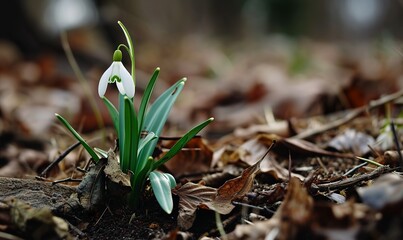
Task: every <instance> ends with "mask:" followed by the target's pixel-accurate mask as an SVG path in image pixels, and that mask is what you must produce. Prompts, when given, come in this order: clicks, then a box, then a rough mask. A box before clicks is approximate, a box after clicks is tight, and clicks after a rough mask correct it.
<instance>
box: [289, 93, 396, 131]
mask: <svg viewBox="0 0 403 240" xmlns="http://www.w3.org/2000/svg"><path fill="white" fill-rule="evenodd" d="M402 96H403V90H401V91H399V92H396V93H392V94H390V95H386V96H384V97H381V98H379V99H377V100H373V101H370V102H369V104H367V105H366V106H362V107H359V108H355V109H353V110H352V111H350V112H349V113H348V114H347V115H346V116H345V117H344V118H341V119H338V120H336V121H333V122H331V123H329V124H326V125H324V126H321V127H319V128H317V129H308V130H306V131H303V132H301V133H299V134H297V135H295V136H293V137H291V138H298V139H307V138H311V137H313V136H316V135H318V134H320V133H323V132H326V131H328V130H331V129H334V128H337V127H339V126H341V125H344V124H346V123H348V122H350V121H351V120H353V119H354V118H356V117H358V116H360V115H361V114H363V113H365V112H369V111H371V110H372V109H374V108H377V107H380V106H382V105H385V104H386V103H389V102H393V101H395V100H397V99H399V98H400V97H402Z"/></svg>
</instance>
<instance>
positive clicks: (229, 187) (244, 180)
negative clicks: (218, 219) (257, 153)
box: [206, 147, 271, 214]
mask: <svg viewBox="0 0 403 240" xmlns="http://www.w3.org/2000/svg"><path fill="white" fill-rule="evenodd" d="M270 149H271V147H270V148H269V150H266V153H265V154H264V155H263V156H262V157H261V158H260V160H259V161H257V162H256V163H255V164H253V165H252V166H250V167H248V168H246V169H245V170H244V171H243V172H242V174H241V176H238V177H236V178H234V179H230V180H228V181H226V182H225V183H224V184H223V185H222V186H221V187H219V188H218V190H217V195H216V196H215V198H214V200H213V201H211V202H208V203H206V206H207V207H208V208H209V209H211V210H214V211H216V212H218V213H220V214H228V213H230V212H231V211H232V209H234V205H232V203H231V202H232V200H234V199H236V198H239V197H242V196H243V195H245V194H246V193H248V192H249V191H250V189H251V188H252V186H253V180H254V179H255V176H256V174H257V173H258V171H259V170H260V163H261V162H262V161H263V160H264V159H265V158H266V156H267V154H268V153H269V151H270Z"/></svg>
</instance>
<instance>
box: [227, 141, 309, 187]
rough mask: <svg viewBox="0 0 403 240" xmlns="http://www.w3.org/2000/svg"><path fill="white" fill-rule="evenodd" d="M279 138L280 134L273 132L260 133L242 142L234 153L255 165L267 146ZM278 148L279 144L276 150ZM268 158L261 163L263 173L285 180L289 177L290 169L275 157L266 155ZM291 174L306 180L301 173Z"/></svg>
mask: <svg viewBox="0 0 403 240" xmlns="http://www.w3.org/2000/svg"><path fill="white" fill-rule="evenodd" d="M278 138H279V137H278V136H276V135H272V134H261V135H258V136H256V137H255V138H253V139H251V140H248V141H246V142H245V143H244V144H242V145H241V146H240V147H239V148H238V149H237V151H236V152H235V153H234V154H233V155H237V156H238V158H239V159H241V160H242V161H244V162H246V163H247V164H249V165H253V164H255V163H256V161H257V160H256V159H259V156H262V155H263V154H264V152H265V151H266V150H267V146H269V145H270V144H271V143H272V142H273V140H277V139H278ZM281 141H282V140H280V143H281ZM276 149H277V146H276V148H275V149H274V151H275V150H276ZM287 154H288V152H287ZM266 159H267V161H263V162H262V163H261V165H260V169H261V171H262V173H264V174H269V175H270V176H272V177H273V178H275V179H280V180H283V181H286V180H288V179H289V172H288V169H286V168H284V167H282V166H280V164H279V163H278V162H277V161H276V160H275V159H274V158H273V157H271V158H270V159H269V158H268V157H266ZM291 176H293V177H297V178H299V179H300V180H304V177H303V176H301V175H299V174H295V173H291Z"/></svg>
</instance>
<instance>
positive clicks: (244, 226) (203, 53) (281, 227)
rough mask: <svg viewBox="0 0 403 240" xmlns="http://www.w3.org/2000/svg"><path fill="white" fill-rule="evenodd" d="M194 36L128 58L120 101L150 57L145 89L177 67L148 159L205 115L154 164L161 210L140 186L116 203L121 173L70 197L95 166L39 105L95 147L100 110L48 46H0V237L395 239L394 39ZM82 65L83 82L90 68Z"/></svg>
mask: <svg viewBox="0 0 403 240" xmlns="http://www.w3.org/2000/svg"><path fill="white" fill-rule="evenodd" d="M194 40H195V39H191V40H189V42H186V41H184V42H182V43H181V44H178V46H177V49H175V51H172V52H170V53H167V52H164V51H162V50H161V51H160V52H159V55H158V54H156V52H158V51H157V50H155V49H149V48H147V47H144V48H143V49H141V50H140V53H139V55H138V58H137V59H144V60H138V63H137V68H138V70H137V76H138V78H137V90H136V97H135V102H139V101H138V99H137V97H138V96H141V94H142V92H143V90H144V87H145V86H146V84H147V81H148V78H149V77H150V75H151V73H152V71H153V69H154V68H155V67H157V66H161V79H160V80H159V81H158V82H157V88H156V93H155V96H157V95H158V94H159V93H161V92H162V91H163V90H164V89H166V87H167V86H169V85H170V84H172V83H173V82H175V81H176V80H177V79H179V78H180V77H182V76H187V77H188V79H189V80H188V81H187V83H186V87H185V89H184V91H183V92H182V94H181V96H180V97H179V99H178V102H177V104H176V105H175V108H174V109H173V112H172V113H171V115H170V118H169V121H168V124H167V126H166V129H165V130H164V134H163V137H162V138H161V139H160V141H159V143H158V147H157V149H156V150H155V152H154V155H155V157H156V158H158V157H159V156H160V155H161V154H162V153H164V152H165V151H167V149H169V148H170V147H171V146H172V145H173V143H174V142H175V140H173V139H175V138H177V137H180V136H181V134H183V133H184V132H185V131H186V130H187V129H190V128H191V127H192V126H193V125H195V124H196V123H197V122H200V121H201V120H204V119H206V118H208V117H214V118H215V121H214V122H213V123H212V124H211V125H209V126H208V127H207V128H206V129H205V130H204V131H203V132H202V133H201V135H199V136H197V137H195V138H193V139H192V140H191V141H190V142H189V143H188V144H187V145H186V146H185V148H184V149H183V150H182V151H181V152H180V153H179V154H178V155H176V156H175V157H174V158H173V159H172V160H170V161H169V162H167V163H166V164H165V165H164V166H163V167H162V168H161V169H160V170H161V171H163V172H169V173H171V174H172V175H173V176H174V177H175V179H176V182H177V184H178V185H177V187H176V188H174V189H173V190H172V193H173V197H174V209H173V211H172V213H171V214H166V213H165V212H164V211H163V210H162V209H161V208H160V207H159V205H158V203H157V201H156V200H155V197H154V196H153V194H152V191H150V189H149V186H147V187H146V192H145V194H144V197H143V199H142V201H141V207H140V208H139V209H137V210H133V209H131V208H129V207H128V206H127V205H126V204H125V201H123V200H122V199H123V198H122V196H123V195H124V194H125V189H124V188H123V187H122V186H119V187H121V188H122V189H121V191H122V192H119V193H116V192H114V193H112V192H111V191H109V188H108V187H107V186H108V185H107V184H105V183H103V184H104V185H102V189H104V190H105V191H106V194H105V196H103V197H102V199H101V200H100V201H97V202H96V203H94V202H92V198H93V192H92V191H86V192H84V193H82V192H81V193H80V194H82V195H78V197H77V189H78V187H77V186H83V185H86V184H87V185H88V184H89V185H91V186H93V185H96V184H100V183H99V182H98V180H97V178H95V180H94V179H92V180H91V178H90V176H91V174H92V173H94V171H95V172H96V171H98V170H99V169H100V168H99V166H94V165H93V164H91V162H90V160H89V159H90V158H89V156H88V155H87V154H86V153H85V151H83V149H82V148H81V147H80V146H78V145H77V144H76V143H75V140H74V139H73V138H72V137H71V136H70V134H69V133H68V132H67V131H66V130H65V129H64V128H63V127H62V126H61V125H60V124H59V123H57V121H56V120H55V117H54V113H56V112H57V113H60V114H62V115H64V116H66V117H67V118H68V119H69V120H70V121H71V122H72V124H73V126H75V127H77V129H79V131H80V132H81V133H82V134H83V136H84V137H85V138H86V139H87V140H88V142H89V144H90V145H91V146H93V147H99V148H102V149H105V150H108V149H110V148H112V149H113V147H114V145H115V140H116V134H115V133H114V132H113V130H112V129H111V128H110V127H111V126H112V122H111V120H110V119H109V117H108V113H107V110H106V108H104V106H103V105H102V102H101V100H97V104H98V106H100V109H101V115H102V118H103V119H104V123H102V124H101V126H102V125H104V126H106V127H105V128H100V127H99V126H100V125H99V123H98V122H97V121H96V118H95V117H94V114H93V111H92V109H91V106H90V104H89V102H90V101H88V95H87V94H86V93H85V90H84V89H85V87H83V85H82V84H83V83H80V82H79V81H77V80H76V78H75V76H74V75H73V74H72V73H71V72H69V71H66V70H65V69H66V68H69V65H68V64H67V63H66V60H65V59H64V57H63V56H57V55H53V54H44V55H43V56H40V57H38V58H35V59H26V58H24V57H22V56H21V54H18V51H16V50H12V49H13V47H12V45H11V44H9V45H7V44H6V45H4V44H3V45H1V46H0V53H1V54H0V58H4V59H1V60H2V61H0V63H1V66H0V93H1V95H0V142H1V144H0V239H200V238H202V239H217V238H220V239H403V230H402V228H401V226H403V207H402V206H403V178H402V169H401V168H402V166H403V158H402V153H403V152H402V151H401V148H402V145H401V143H402V139H403V115H402V113H403V112H402V109H403V108H402V99H403V91H402V90H401V89H402V86H403V82H402V79H403V56H402V55H400V53H399V52H398V51H394V50H393V49H398V47H396V46H398V44H397V43H396V46H390V45H387V44H386V43H385V44H384V45H382V44H381V45H378V46H376V47H374V45H371V44H368V45H362V46H359V47H357V46H347V47H346V46H343V47H341V46H335V45H330V44H323V43H315V42H300V43H298V44H297V43H291V42H286V44H285V43H283V44H280V45H278V40H270V41H269V40H268V41H267V42H264V43H261V44H260V45H258V46H256V47H254V48H239V49H244V50H242V51H235V50H234V49H238V48H236V47H234V48H233V49H226V51H227V53H225V54H224V52H225V51H222V50H221V49H220V48H219V47H217V46H215V45H213V44H208V43H203V41H196V42H195V41H194ZM194 44H196V45H197V47H195V46H194ZM388 44H390V43H388ZM195 48H198V49H200V51H191V49H195ZM10 49H11V50H10ZM228 52H230V53H228ZM81 57H82V56H81ZM78 60H79V63H80V58H79V59H78ZM159 60H161V61H160V62H159ZM81 61H83V62H85V61H86V59H84V60H83V59H81ZM85 65H86V66H85V68H84V73H85V76H86V77H88V80H87V82H86V83H85V84H88V86H89V87H90V89H93V92H94V93H95V92H96V89H97V84H98V79H99V76H100V74H101V73H102V68H101V67H99V66H96V67H94V66H90V67H89V66H88V65H89V64H88V63H87V64H85ZM101 65H102V64H101ZM107 94H108V96H110V99H113V97H112V96H114V95H115V96H116V94H117V91H116V89H111V88H110V89H109V90H108V92H107ZM94 96H97V94H96V93H95V94H94ZM155 96H154V97H155ZM74 146H75V147H74ZM69 148H71V150H72V151H69V150H68V149H69ZM64 153H66V154H65V156H63V154H64ZM61 155H62V157H61ZM56 159H59V160H60V161H59V162H57V163H56V164H53V165H52V164H51V163H52V162H53V161H55V160H56ZM48 166H51V167H49V168H47V167H48ZM83 169H84V170H83ZM101 175H102V176H103V178H104V180H105V181H106V182H108V181H111V179H110V178H109V176H107V175H104V174H101ZM87 185H86V186H87ZM90 189H92V188H90ZM83 196H84V197H83ZM84 198H87V200H88V199H89V202H88V201H87V202H85V201H84V200H85V199H84ZM83 199H84V200H83Z"/></svg>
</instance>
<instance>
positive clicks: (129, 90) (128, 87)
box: [119, 64, 135, 98]
mask: <svg viewBox="0 0 403 240" xmlns="http://www.w3.org/2000/svg"><path fill="white" fill-rule="evenodd" d="M119 74H120V79H121V81H122V84H123V89H124V91H125V93H126V95H127V96H128V97H130V98H133V97H134V93H135V89H134V82H133V79H132V76H131V75H130V73H129V72H128V71H127V70H126V68H125V67H124V66H123V64H122V66H121V67H120V70H119Z"/></svg>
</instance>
